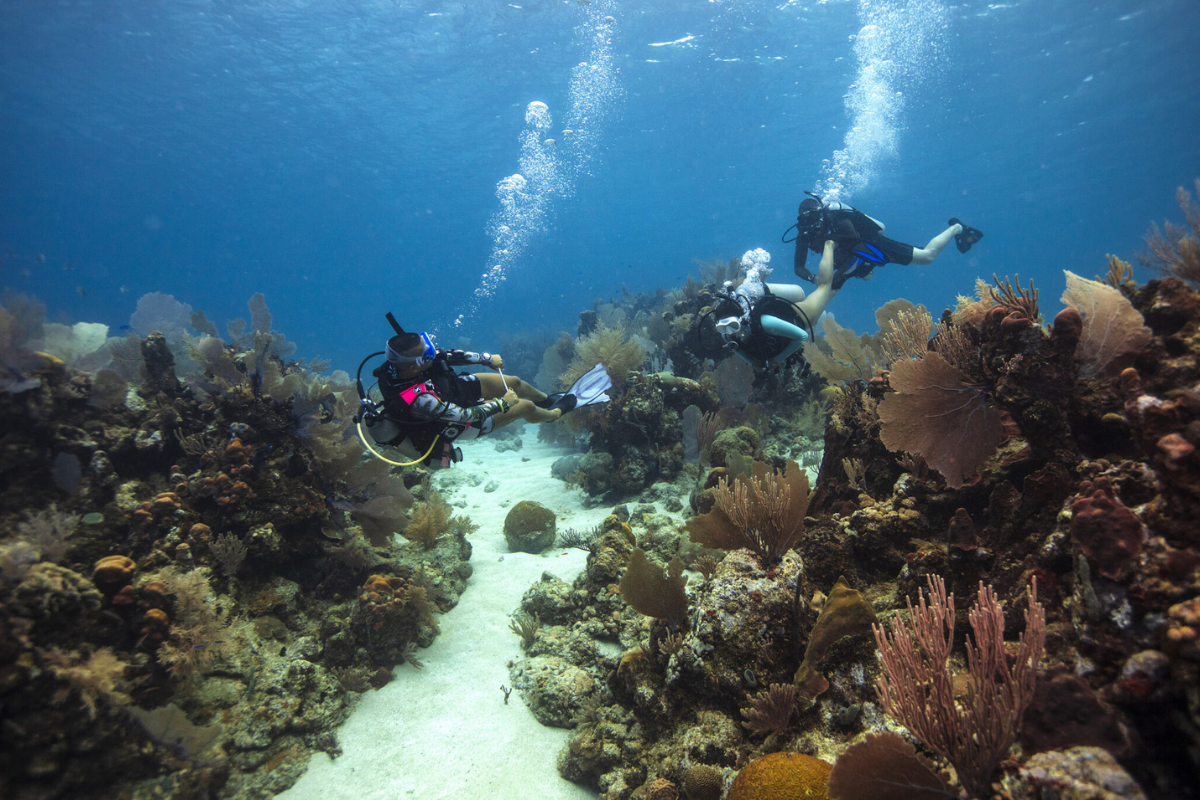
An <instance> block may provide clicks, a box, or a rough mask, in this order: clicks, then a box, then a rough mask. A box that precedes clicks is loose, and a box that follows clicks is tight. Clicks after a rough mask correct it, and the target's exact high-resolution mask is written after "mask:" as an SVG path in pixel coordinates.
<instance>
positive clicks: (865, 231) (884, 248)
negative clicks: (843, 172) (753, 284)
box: [783, 192, 983, 291]
mask: <svg viewBox="0 0 1200 800" xmlns="http://www.w3.org/2000/svg"><path fill="white" fill-rule="evenodd" d="M805 194H807V195H809V197H808V198H806V199H805V200H803V201H802V202H801V203H800V211H799V214H798V215H797V218H796V224H795V225H793V226H792V227H791V228H788V229H787V230H786V231H784V232H783V241H784V242H793V241H794V242H795V243H796V259H795V271H796V276H797V277H799V278H803V279H804V280H806V281H812V280H813V274H812V273H811V272H809V271H808V269H807V268H806V267H805V262H806V261H807V260H808V251H809V250H811V251H813V252H814V253H820V252H821V248H822V246H823V243H824V242H825V241H826V240H828V239H832V240H833V241H835V242H836V243H837V245H838V252H837V255H836V256H835V259H834V265H833V266H834V276H833V290H834V291H837V290H838V289H841V288H842V284H843V283H845V282H846V281H847V280H848V279H849V278H866V277H868V276H869V275H870V274H871V271H872V270H874V269H875V267H881V266H883V265H884V264H889V263H890V264H917V265H926V264H932V263H933V261H934V259H936V258H937V257H938V255H939V254H940V253H941V252H942V250H943V249H944V248H945V247H946V245H948V244H949V243H950V240H951V239H954V243H955V244H956V245H957V246H958V251H959V252H960V253H965V252H967V251H968V250H970V249H971V245H973V244H975V243H976V242H978V241H979V240H980V239H982V238H983V231H980V230H978V229H976V228H972V227H971V226H970V225H966V224H964V223H962V222H960V221H959V220H958V218H957V217H951V218H950V222H949V223H948V224H949V226H950V227H948V228H946V230H944V231H942V232H941V233H939V234H938V235H937V236H935V237H933V238H932V239H930V240H929V244H927V245H925V246H924V247H915V246H913V245H911V244H904V243H903V242H897V241H895V240H894V239H889V238H887V237H886V236H884V235H883V231H884V225H883V223H882V222H880V221H879V220H877V219H874V218H872V217H868V216H867V215H866V214H864V213H863V212H861V211H859V210H858V209H856V208H853V207H852V206H848V205H846V204H845V203H839V202H837V201H831V202H826V201H825V200H823V199H821V198H820V197H818V196H817V195H815V194H813V193H812V192H805ZM793 228H794V229H795V230H796V236H795V238H794V239H789V238H787V237H788V234H789V233H791V232H792V229H793Z"/></svg>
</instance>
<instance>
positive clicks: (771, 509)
mask: <svg viewBox="0 0 1200 800" xmlns="http://www.w3.org/2000/svg"><path fill="white" fill-rule="evenodd" d="M715 497H716V504H715V505H714V507H713V510H712V511H710V512H709V513H707V514H701V515H700V516H697V517H692V518H691V519H690V520H688V522H687V525H686V526H685V527H686V529H687V531H688V532H689V534H690V535H691V540H692V541H693V542H695V543H697V544H700V545H703V546H704V547H711V548H716V549H721V550H736V549H737V548H739V547H747V548H749V549H750V550H752V551H753V552H754V554H755V555H756V556H758V560H759V563H761V564H762V567H763V569H767V570H769V569H771V567H772V566H773V565H774V564H775V562H776V561H778V559H779V557H780V556H781V555H783V554H784V553H786V552H787V551H788V550H790V549H791V548H792V546H793V545H795V544H796V542H797V541H799V539H800V534H801V533H803V531H804V512H805V511H806V510H807V509H808V474H807V473H806V472H805V471H804V470H803V469H801V468H800V466H799V465H797V464H796V462H795V461H790V460H789V461H788V462H787V467H786V470H785V471H784V472H782V473H780V472H777V471H775V470H772V469H771V468H770V467H768V466H767V465H766V464H763V463H762V462H761V461H755V462H754V463H753V465H752V466H751V474H750V475H738V476H737V477H735V478H734V479H733V481H732V484H731V482H730V481H729V480H728V479H726V478H722V479H721V480H720V481H719V482H718V483H717V486H716V489H715Z"/></svg>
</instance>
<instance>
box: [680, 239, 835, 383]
mask: <svg viewBox="0 0 1200 800" xmlns="http://www.w3.org/2000/svg"><path fill="white" fill-rule="evenodd" d="M836 250H837V246H836V245H835V244H834V242H833V241H832V240H829V241H826V242H825V246H824V250H823V252H822V255H821V264H820V266H819V267H818V269H817V275H816V283H817V286H816V288H815V289H813V290H812V293H811V294H808V295H807V296H806V295H805V293H804V290H803V289H802V288H800V287H799V286H796V285H795V284H790V283H764V282H763V281H762V280H761V278H759V277H758V275H757V272H758V270H756V269H753V268H752V269H751V270H749V273H748V275H747V278H746V280H745V281H743V282H742V284H741V285H740V286H739V287H738V288H737V289H736V290H734V291H732V292H729V291H728V287H729V286H730V284H729V283H728V282H727V283H726V284H725V286H726V289H727V291H726V293H725V294H724V295H723V299H722V300H721V302H719V303H717V305H715V306H714V307H713V309H712V310H711V311H710V312H709V313H708V314H706V315H705V318H704V319H702V320H701V325H700V337H701V339H700V341H701V344H702V345H704V346H705V348H706V349H708V350H710V351H714V350H720V349H731V350H733V352H734V353H735V354H737V355H738V356H739V357H740V358H741V359H742V360H743V361H745V362H746V363H748V364H750V366H752V367H754V368H755V369H757V370H766V369H769V368H771V367H780V366H782V365H783V364H784V363H785V362H787V360H788V359H789V358H791V357H792V356H793V355H794V354H795V353H796V352H797V351H798V350H800V348H801V347H802V346H803V345H804V343H805V342H807V341H809V340H811V339H812V337H813V336H814V331H813V323H814V322H816V320H817V319H818V318H820V316H821V314H822V313H824V311H825V307H826V306H827V305H829V301H830V300H831V299H832V298H833V296H834V295H835V294H836V293H837V289H835V288H834V285H833V284H834V262H835V257H834V253H835V252H836ZM713 317H715V318H716V322H715V323H713V324H712V325H711V326H710V325H709V324H708V321H709V319H711V318H713ZM706 333H707V334H708V337H707V338H708V342H706V341H705V339H706ZM714 333H715V334H716V338H715V339H714V337H713V334H714Z"/></svg>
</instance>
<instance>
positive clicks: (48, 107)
mask: <svg viewBox="0 0 1200 800" xmlns="http://www.w3.org/2000/svg"><path fill="white" fill-rule="evenodd" d="M872 25H873V26H874V27H868V26H872ZM1197 30H1200V5H1198V4H1197V3H1195V2H1193V0H1161V1H1158V2H1131V1H1130V0H1123V1H1121V2H1118V1H1117V0H1101V1H1099V2H1082V1H1081V0H1020V1H1018V2H1009V3H991V4H989V3H985V2H975V1H974V0H972V1H971V2H964V3H957V4H951V3H939V2H933V0H910V2H908V3H907V4H906V3H903V2H899V0H882V1H881V2H848V1H842V0H832V1H831V2H825V3H815V2H813V3H799V2H781V1H778V2H738V1H735V0H723V1H721V2H708V1H707V0H706V1H703V2H701V1H700V0H661V1H660V2H653V3H650V2H642V3H632V2H626V1H623V0H592V2H591V3H580V2H578V0H555V1H553V2H551V1H550V0H537V1H536V2H514V3H503V2H483V0H466V2H464V1H463V0H459V2H440V1H436V0H429V1H427V2H403V1H401V0H396V1H395V2H390V1H389V2H332V1H311V2H282V1H275V2H259V1H258V0H238V1H237V2H198V1H193V2H186V1H181V0H172V1H171V2H154V1H152V0H137V2H132V1H130V0H71V1H68V0H59V1H58V2H48V1H47V0H2V1H0V282H2V283H3V286H4V287H5V288H11V289H16V290H19V291H22V292H26V293H29V294H33V295H36V296H37V297H39V298H40V299H42V300H43V301H44V302H45V303H46V304H47V306H48V307H49V309H50V313H49V316H50V318H51V319H63V320H65V321H70V322H74V321H78V320H86V321H100V322H106V323H108V324H110V325H112V326H114V327H115V326H119V325H121V324H124V323H126V322H128V318H129V315H130V313H131V312H132V311H133V309H134V307H135V304H136V301H137V298H138V297H139V296H140V295H142V294H143V293H145V292H150V291H162V292H168V293H171V294H173V295H175V296H176V297H177V298H178V299H180V300H182V301H184V302H187V303H190V304H191V305H192V306H193V307H195V308H199V309H203V310H204V311H205V312H206V313H207V315H208V316H209V318H211V319H214V320H225V319H230V318H234V317H238V316H242V317H245V316H248V313H247V311H246V306H245V302H246V300H247V299H248V298H249V297H250V296H251V295H252V294H253V293H255V292H260V291H261V292H264V293H265V294H266V299H267V302H268V305H269V306H270V308H271V311H272V312H273V313H274V315H275V327H276V328H277V329H278V330H281V331H283V332H285V333H286V334H287V335H288V336H289V338H291V339H293V340H295V341H297V342H298V343H299V345H300V351H299V353H298V355H301V356H312V355H315V354H322V355H325V356H329V357H333V358H334V362H335V364H334V365H335V366H337V367H341V368H347V369H352V368H353V367H354V366H355V365H356V364H357V361H358V358H359V357H360V355H362V354H365V353H366V352H369V351H370V350H374V349H377V348H378V345H379V343H380V342H381V340H382V338H383V337H384V336H385V335H386V334H387V332H388V331H387V328H386V325H385V323H384V322H383V319H382V314H383V313H384V312H385V311H387V310H393V311H395V312H396V314H397V316H399V317H400V318H401V319H402V321H405V322H406V323H407V324H408V325H410V326H412V327H417V328H423V327H424V328H433V329H437V330H438V331H440V333H441V335H442V337H443V340H442V341H443V343H444V344H455V343H458V342H460V341H465V340H467V339H469V340H470V341H471V342H472V343H473V344H474V345H475V346H477V347H479V348H480V349H483V348H495V347H496V342H497V341H498V339H499V338H500V337H501V336H502V335H508V334H512V333H517V332H521V331H529V330H535V329H540V328H551V329H554V330H564V329H567V330H573V329H574V324H575V321H576V315H577V314H578V312H579V311H581V310H583V309H585V308H589V307H590V306H591V304H592V302H593V300H594V299H596V298H610V297H615V296H619V294H620V293H621V291H622V289H623V288H628V289H630V290H633V291H647V292H650V291H653V290H654V289H656V288H658V287H665V288H672V287H676V286H678V285H680V284H682V283H683V281H684V279H685V276H686V275H687V274H688V272H689V271H692V272H694V271H695V267H694V266H693V264H692V258H694V257H695V258H701V259H708V258H714V257H722V258H726V259H728V258H730V257H733V256H737V255H740V254H741V253H743V252H744V251H746V250H748V249H751V248H754V247H763V248H765V249H767V250H768V251H769V252H770V253H771V254H772V256H773V262H772V264H773V265H774V266H775V267H777V269H778V272H777V273H776V276H775V277H776V278H782V279H785V280H786V279H787V278H788V277H789V276H790V274H791V252H790V249H789V247H787V246H785V245H782V244H781V243H780V242H779V237H780V234H781V233H782V232H783V230H784V229H785V228H786V227H787V226H788V225H789V224H790V223H791V222H792V221H794V216H795V209H796V205H797V203H798V201H799V200H800V199H801V196H802V195H801V192H802V190H804V189H807V188H812V187H814V186H816V185H818V183H820V184H821V185H822V186H824V187H826V188H828V187H831V186H832V187H834V188H838V187H840V188H841V189H842V197H843V199H845V200H848V201H849V202H851V203H853V204H854V205H856V206H858V207H860V208H862V209H863V210H865V211H867V213H869V214H871V215H872V216H874V217H877V218H879V219H882V220H883V221H885V222H886V223H887V225H888V233H889V235H891V236H893V237H894V238H897V239H901V240H903V241H907V242H910V243H915V244H918V245H921V244H924V242H925V241H927V240H928V239H929V238H930V237H931V236H932V235H934V234H935V233H937V232H938V231H940V230H941V229H942V228H943V227H944V226H945V223H946V220H947V218H948V217H951V216H957V217H961V218H962V219H963V220H965V221H967V222H969V223H970V224H972V225H974V226H976V227H978V228H981V229H983V230H984V231H985V232H986V234H987V236H986V238H985V239H984V240H983V242H981V243H980V244H979V245H977V246H976V247H975V249H973V250H972V251H971V252H970V253H969V254H967V255H966V256H963V255H960V254H959V253H958V252H956V251H955V250H954V248H953V246H951V248H949V249H948V250H947V252H945V253H944V254H943V255H942V257H941V258H940V259H939V260H938V261H937V263H936V264H934V265H933V266H930V267H925V268H905V267H898V266H894V265H893V266H888V267H885V268H883V269H880V270H878V271H877V273H876V275H875V276H874V278H873V279H872V280H871V281H869V282H862V281H852V282H850V283H849V284H848V285H847V286H846V288H845V289H843V290H842V292H841V293H839V295H838V296H837V297H836V298H835V299H834V301H833V304H832V306H831V309H830V310H831V311H833V312H834V313H835V314H836V315H837V317H838V318H839V320H840V321H841V322H842V323H843V324H849V325H851V326H852V327H855V328H856V329H858V330H866V329H873V313H874V309H875V308H876V307H877V306H878V305H880V304H881V303H883V302H885V301H886V300H888V299H890V298H892V297H896V296H905V297H908V298H909V299H911V300H913V301H916V302H921V303H924V304H926V305H927V306H928V307H929V308H930V309H931V310H932V311H933V312H934V313H935V315H936V314H937V313H938V312H939V311H940V310H941V308H943V307H944V306H946V305H948V304H952V303H953V301H954V297H955V295H956V294H958V293H969V292H970V291H971V289H972V284H973V280H974V278H975V276H976V275H979V276H983V277H988V278H990V276H991V275H992V273H993V272H995V273H999V274H1000V275H1001V276H1004V275H1006V274H1009V275H1011V274H1012V273H1014V272H1019V273H1020V274H1021V276H1022V279H1023V280H1026V279H1028V278H1033V279H1034V280H1035V281H1036V282H1037V284H1038V285H1039V286H1040V287H1041V288H1042V290H1043V302H1042V305H1043V310H1045V311H1046V312H1048V313H1049V314H1051V315H1052V314H1053V313H1054V312H1055V311H1056V310H1057V309H1058V308H1059V304H1058V303H1057V298H1058V295H1059V294H1060V293H1061V291H1062V288H1063V279H1062V273H1061V270H1062V269H1064V268H1067V269H1071V270H1073V271H1075V272H1078V273H1080V274H1082V275H1084V276H1086V277H1091V276H1093V275H1095V274H1097V273H1103V272H1104V271H1105V263H1104V255H1105V254H1106V253H1115V254H1119V255H1121V256H1123V257H1125V258H1130V257H1131V256H1132V255H1133V253H1134V252H1135V251H1136V250H1138V249H1139V248H1140V247H1141V246H1142V242H1141V237H1142V235H1143V234H1144V233H1145V232H1146V230H1147V228H1148V226H1149V223H1150V222H1151V221H1154V220H1157V221H1161V220H1164V219H1171V220H1175V221H1181V220H1180V214H1179V212H1178V209H1177V207H1176V206H1175V202H1174V193H1175V188H1176V186H1179V185H1184V186H1188V187H1191V186H1192V181H1193V179H1194V178H1195V177H1197V176H1198V175H1200V136H1197V134H1196V131H1197V130H1198V129H1200V126H1198V123H1200V81H1198V80H1197V76H1200V51H1198V50H1197V48H1196V47H1195V42H1194V39H1195V32H1196V31H1197ZM580 62H589V63H590V64H591V65H592V72H590V73H588V72H586V71H585V72H584V75H585V77H588V80H584V81H583V82H582V84H577V85H576V86H575V88H574V89H573V88H572V70H575V69H576V68H577V65H578V64H580ZM847 98H850V100H851V101H852V103H854V104H856V105H855V107H854V108H848V107H847V102H846V100H847ZM532 101H541V102H544V103H545V104H546V105H547V106H548V113H549V115H550V116H551V118H552V123H551V124H550V126H549V128H548V129H547V132H544V133H538V135H536V136H535V137H534V139H535V144H536V145H537V146H536V147H535V148H534V151H535V152H534V155H536V156H537V157H538V158H540V159H541V160H540V161H538V162H537V164H538V165H539V168H540V169H542V170H543V172H545V173H546V174H547V175H548V180H547V181H544V182H543V183H540V184H539V183H537V182H536V181H530V182H529V184H528V185H527V188H530V189H531V190H532V189H536V188H537V187H538V186H541V187H542V189H543V191H541V193H540V194H538V193H537V192H536V191H535V192H533V194H527V195H526V196H525V198H524V199H523V200H522V202H521V203H518V207H517V209H516V211H515V212H514V213H515V216H511V217H510V218H508V221H510V222H511V221H513V220H516V222H517V224H516V225H515V226H513V225H510V226H509V227H510V232H509V234H508V235H509V236H512V237H515V240H517V241H518V242H519V245H520V246H519V247H509V248H504V247H502V245H503V244H504V243H505V242H506V241H507V240H504V241H501V235H500V234H498V233H497V228H496V225H497V224H498V222H499V223H502V222H504V220H502V219H500V217H499V215H500V214H501V211H502V208H501V203H500V201H499V200H498V199H497V196H496V187H497V184H498V182H500V181H501V180H502V179H504V178H506V177H507V176H510V175H513V174H514V173H517V172H518V170H519V169H521V166H520V159H521V156H522V143H521V136H522V133H523V132H524V131H526V129H527V123H526V109H527V107H528V105H529V104H530V103H531V102H532ZM573 109H574V111H573ZM573 113H574V114H575V116H574V117H572V114H573ZM581 114H582V115H583V116H580V115H581ZM570 119H577V120H582V124H581V125H580V129H579V131H577V134H576V136H575V138H574V139H572V137H571V135H569V134H568V135H566V136H564V135H563V134H562V129H563V127H564V126H565V125H566V124H567V121H568V120H570ZM856 127H857V133H855V134H853V135H851V136H850V137H849V140H848V133H849V132H850V131H852V130H853V129H855V128H856ZM543 137H548V138H555V139H557V140H558V142H557V144H554V145H542V144H541V140H542V138H543ZM842 149H844V150H845V151H846V152H845V154H844V157H843V158H842V159H841V161H840V162H839V163H840V164H841V166H842V167H843V171H842V172H840V173H835V172H832V171H831V169H830V168H829V167H828V166H825V165H824V162H826V161H827V160H829V159H832V158H833V157H834V154H835V152H836V151H838V150H842ZM527 177H529V176H527ZM522 203H524V205H522ZM531 204H532V205H531ZM534 205H536V209H537V214H531V213H530V208H532V207H533V206H534ZM522 226H523V227H522ZM503 249H508V251H509V252H508V253H500V254H499V255H497V254H498V253H499V251H501V250H503ZM495 263H500V266H501V267H502V269H501V270H500V274H503V275H504V276H505V280H503V281H501V282H499V283H498V284H496V285H495V288H494V289H493V290H492V291H490V293H486V292H485V293H483V296H477V289H479V288H480V287H481V285H485V282H484V281H483V280H482V279H483V276H484V273H485V272H487V271H488V270H489V269H490V268H491V267H492V266H493V265H494V264H495ZM67 264H69V265H70V268H69V269H68V268H67V266H66V265H67ZM495 275H496V273H493V276H495ZM1138 277H1139V279H1140V280H1144V279H1145V278H1147V277H1149V276H1148V275H1146V274H1144V273H1143V274H1139V276H1138ZM485 288H486V285H485ZM460 316H461V317H462V321H461V323H460V324H457V325H456V324H455V320H456V319H458V318H459V317H460ZM460 337H462V338H461V339H460Z"/></svg>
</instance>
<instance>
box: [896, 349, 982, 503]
mask: <svg viewBox="0 0 1200 800" xmlns="http://www.w3.org/2000/svg"><path fill="white" fill-rule="evenodd" d="M889 382H890V383H891V386H892V388H893V389H895V390H896V392H895V393H892V394H889V395H887V396H886V397H884V399H883V402H881V403H880V404H879V418H880V419H881V420H882V421H883V426H882V427H881V428H880V431H879V437H880V439H882V440H883V443H884V445H885V446H886V447H887V448H888V449H889V450H892V451H896V452H898V451H902V450H903V451H907V452H909V453H919V454H920V455H922V456H924V458H925V461H926V462H928V464H929V466H931V467H933V468H934V469H936V470H937V471H938V472H940V473H942V475H943V476H945V478H946V483H947V485H949V486H951V487H953V488H956V489H957V488H958V487H960V486H962V485H963V482H964V481H965V479H966V478H968V477H970V476H971V475H973V474H974V473H975V471H976V470H978V469H979V467H980V466H981V465H982V464H983V463H984V462H985V461H987V459H988V457H990V456H991V455H992V453H994V452H995V451H996V448H997V447H999V446H1000V442H1001V441H1003V439H1004V427H1003V425H1002V424H1001V422H1000V412H999V411H998V410H996V409H995V408H994V407H993V406H992V404H991V403H990V402H989V401H988V399H987V397H986V396H985V394H984V392H983V391H982V390H981V389H980V388H978V387H975V386H970V385H968V384H966V383H965V379H964V377H963V374H962V373H961V372H959V371H958V370H957V369H955V368H954V367H953V366H951V365H950V364H949V363H948V362H947V361H946V360H945V359H944V358H942V357H941V356H940V355H938V354H937V353H929V354H928V355H926V356H925V357H924V358H920V359H910V360H908V361H901V362H899V363H898V364H896V365H895V367H894V368H893V369H892V373H891V376H890V378H889Z"/></svg>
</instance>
